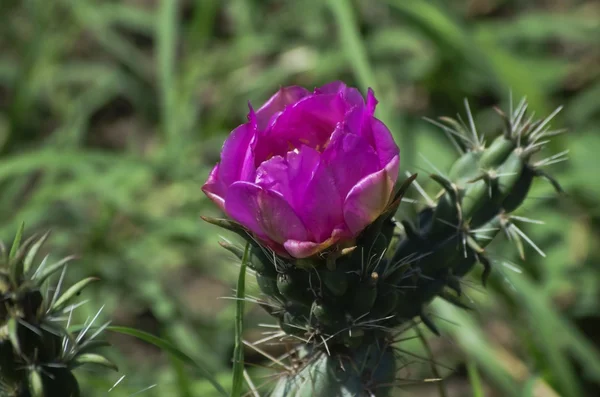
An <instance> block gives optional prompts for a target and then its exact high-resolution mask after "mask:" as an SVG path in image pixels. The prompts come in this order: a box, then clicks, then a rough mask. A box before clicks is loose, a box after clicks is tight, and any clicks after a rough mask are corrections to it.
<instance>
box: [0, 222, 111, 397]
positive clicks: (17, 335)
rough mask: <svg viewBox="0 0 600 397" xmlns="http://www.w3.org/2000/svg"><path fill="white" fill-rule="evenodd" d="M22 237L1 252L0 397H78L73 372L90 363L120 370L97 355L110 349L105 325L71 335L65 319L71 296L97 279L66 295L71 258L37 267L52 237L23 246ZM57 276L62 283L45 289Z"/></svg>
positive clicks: (59, 282) (47, 262)
mask: <svg viewBox="0 0 600 397" xmlns="http://www.w3.org/2000/svg"><path fill="white" fill-rule="evenodd" d="M22 233H23V228H22V227H21V229H20V230H19V232H18V233H17V237H16V238H15V241H14V243H13V245H12V248H11V250H10V253H8V252H6V250H4V249H2V252H0V396H6V397H44V396H45V397H54V396H65V397H78V396H80V395H81V394H80V390H79V385H78V383H77V380H76V378H75V376H74V375H73V372H72V371H73V369H75V368H77V367H79V366H82V365H88V364H96V365H100V366H104V367H108V368H112V369H116V367H115V365H114V364H112V363H111V362H110V361H109V360H108V359H106V358H105V357H104V356H102V355H100V354H98V353H97V352H96V351H97V349H98V348H100V347H103V346H105V345H106V343H105V342H103V341H101V340H99V339H98V336H99V335H100V334H101V332H102V330H103V329H104V328H105V327H106V325H107V324H106V325H104V326H102V327H100V328H98V329H94V330H93V331H90V328H91V326H92V324H91V323H90V324H88V325H86V326H85V327H84V328H83V329H82V330H81V331H80V332H78V333H73V332H71V331H70V330H69V324H68V323H69V320H65V318H68V319H70V312H71V311H72V310H73V309H74V307H75V305H74V303H73V298H75V297H76V296H77V295H79V293H80V292H81V291H82V290H83V289H84V288H85V287H86V286H87V285H88V284H90V283H91V282H92V281H94V278H87V279H84V280H82V281H80V282H78V283H76V284H74V285H73V286H71V287H70V288H66V289H65V290H64V292H63V291H62V288H61V286H62V283H63V279H64V275H65V270H66V265H67V263H68V262H69V261H70V260H71V259H72V258H71V257H67V258H64V259H62V260H59V261H58V262H55V263H50V262H49V261H48V257H45V258H44V259H43V260H42V262H41V264H40V265H39V266H37V267H35V266H34V261H35V257H36V254H37V253H38V251H39V249H40V248H41V246H42V244H43V243H44V242H45V240H46V239H47V237H48V234H45V235H43V236H41V237H36V236H34V237H32V238H30V239H28V240H26V241H25V242H23V244H22V245H21V236H22ZM3 247H4V246H2V245H0V248H3ZM55 274H60V279H59V281H58V285H57V286H56V287H55V288H54V289H53V290H52V289H45V288H44V287H45V285H46V284H47V281H48V279H49V278H50V277H51V276H53V275H55ZM44 291H46V292H44Z"/></svg>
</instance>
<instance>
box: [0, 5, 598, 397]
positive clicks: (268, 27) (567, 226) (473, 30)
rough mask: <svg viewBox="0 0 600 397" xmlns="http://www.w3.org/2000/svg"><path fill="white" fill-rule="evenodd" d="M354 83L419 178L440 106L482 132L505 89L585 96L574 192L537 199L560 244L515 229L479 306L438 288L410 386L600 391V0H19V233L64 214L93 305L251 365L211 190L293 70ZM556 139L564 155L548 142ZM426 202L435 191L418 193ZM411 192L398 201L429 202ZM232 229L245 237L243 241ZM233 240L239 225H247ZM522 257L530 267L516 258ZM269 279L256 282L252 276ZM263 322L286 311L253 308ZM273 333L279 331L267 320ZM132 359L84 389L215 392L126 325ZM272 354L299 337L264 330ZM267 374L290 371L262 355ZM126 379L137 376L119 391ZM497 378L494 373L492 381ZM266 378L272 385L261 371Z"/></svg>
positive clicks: (9, 119) (252, 325)
mask: <svg viewBox="0 0 600 397" xmlns="http://www.w3.org/2000/svg"><path fill="white" fill-rule="evenodd" d="M337 79H342V80H344V81H346V82H347V83H349V84H352V85H356V86H358V87H360V88H361V90H363V92H366V89H367V87H373V89H374V90H375V93H376V94H377V97H378V99H379V102H380V105H379V107H378V110H377V112H378V113H377V114H378V116H379V117H380V118H381V119H383V120H384V121H385V122H386V123H387V124H388V126H389V127H390V128H391V129H392V131H393V133H394V134H395V136H396V138H397V141H398V143H399V145H400V147H401V153H402V159H401V161H402V169H403V172H404V171H412V172H419V173H420V174H421V177H420V178H419V180H420V181H422V183H423V184H424V185H425V186H426V187H433V186H430V185H429V183H428V182H427V180H426V178H425V176H426V175H427V174H428V173H429V172H431V171H432V168H431V166H430V165H429V164H428V162H427V161H426V160H425V159H428V160H429V161H431V162H432V163H434V165H435V166H436V167H438V168H442V169H443V168H444V167H447V166H448V165H449V164H450V162H451V161H452V159H454V158H455V156H456V153H455V151H454V149H453V147H452V145H451V143H450V142H449V141H448V139H447V138H446V137H445V136H444V134H443V133H442V132H441V131H440V130H438V129H437V128H436V127H434V126H432V125H431V124H429V123H427V122H426V121H424V120H423V117H424V116H426V117H432V118H435V117H437V116H444V115H447V116H454V115H455V114H456V113H457V112H461V113H462V114H464V105H463V99H464V98H468V99H469V101H470V104H471V108H472V109H473V112H474V113H475V115H476V121H477V125H478V126H479V129H480V130H482V131H483V132H484V133H488V134H493V133H495V132H496V131H498V129H499V128H500V124H499V119H498V118H495V117H494V114H493V111H492V110H491V106H493V105H499V106H501V107H503V108H505V109H506V108H507V106H508V101H509V92H511V91H512V95H513V98H514V100H515V102H516V100H517V99H519V98H520V97H521V96H522V95H526V96H527V98H528V100H529V103H530V108H531V109H532V110H534V111H535V112H536V114H537V115H538V116H540V117H545V116H546V115H548V114H549V113H550V112H551V111H552V110H553V109H554V108H555V107H557V106H559V105H564V106H565V109H564V110H563V111H562V112H561V113H560V114H559V115H558V116H557V118H556V120H555V122H554V123H553V125H554V126H555V127H560V128H562V127H565V128H568V129H569V131H570V132H569V134H568V135H566V136H561V137H559V138H558V139H556V140H555V141H553V143H552V145H551V148H552V150H553V151H554V153H557V152H559V151H562V150H564V149H565V148H567V149H569V150H570V152H569V158H570V159H569V161H568V162H562V163H559V164H556V165H553V166H550V167H548V168H547V169H546V170H547V171H549V172H551V173H552V174H553V175H555V176H556V177H557V178H558V179H559V180H560V182H561V183H562V185H563V187H564V188H565V190H566V191H567V194H566V195H564V196H562V197H557V196H556V194H554V192H553V191H552V189H551V187H550V186H549V185H547V184H544V183H543V182H540V183H539V184H537V185H535V187H534V188H535V192H534V194H533V196H534V197H533V198H532V199H530V200H528V201H527V203H526V206H525V208H524V209H523V210H522V212H521V215H525V216H527V217H529V218H533V219H539V220H543V221H545V224H544V225H535V224H531V225H528V224H524V225H523V229H524V230H525V231H526V232H527V233H528V235H529V236H530V237H531V238H532V239H533V240H534V241H535V242H536V243H537V245H539V247H541V249H543V250H544V252H545V253H546V258H543V257H541V256H540V255H538V254H537V253H536V252H535V251H534V250H533V249H530V248H529V247H528V248H527V249H526V260H521V259H520V258H518V255H517V253H516V251H517V250H516V249H515V248H514V247H512V246H510V245H508V244H506V243H499V244H496V247H495V249H496V262H497V264H498V266H497V269H496V271H495V272H494V278H493V283H492V285H491V286H490V287H488V289H487V290H483V288H482V287H481V286H480V284H479V281H478V275H477V274H475V275H474V277H473V281H472V282H471V283H470V284H469V285H470V286H471V287H472V288H468V290H467V294H468V295H469V296H470V297H471V298H472V299H473V301H474V303H475V306H476V307H477V310H476V311H474V312H472V313H467V312H461V311H457V310H456V309H452V308H449V307H448V306H447V305H444V304H443V303H442V302H436V304H435V305H434V308H435V310H436V311H437V313H438V316H439V317H440V318H439V319H437V320H436V321H437V322H438V323H439V325H440V326H441V327H442V329H443V330H444V336H443V337H442V338H435V337H429V336H430V335H429V333H428V334H427V335H428V339H429V342H430V348H431V350H432V351H433V356H434V357H435V361H436V362H437V363H439V364H440V365H439V366H438V367H437V368H436V370H433V369H432V367H431V365H430V363H428V362H427V361H426V360H423V359H421V357H425V356H426V349H424V348H423V346H422V345H421V344H420V343H419V342H418V340H407V341H406V342H402V343H401V344H400V345H399V348H401V349H403V350H404V351H406V360H405V361H406V362H405V363H404V364H406V368H407V369H406V370H405V372H406V373H403V377H404V378H406V380H405V381H404V386H403V387H401V388H399V389H398V392H397V395H419V396H437V395H439V389H438V387H439V386H440V385H439V382H432V381H429V382H427V381H424V380H426V379H432V378H437V377H438V376H440V375H441V376H444V377H446V376H447V379H446V380H445V381H444V386H445V389H446V392H447V395H448V396H470V395H475V396H480V395H486V396H510V395H531V396H534V395H535V396H553V395H566V396H578V395H581V396H584V395H585V396H587V395H589V396H594V395H600V389H599V388H598V384H599V381H600V360H599V355H598V353H597V347H598V343H599V342H600V292H599V290H600V267H599V260H600V246H599V244H598V243H597V242H598V241H599V238H600V177H599V176H598V173H599V172H600V162H599V160H598V154H597V153H598V152H600V3H598V2H596V1H592V0H589V1H575V0H537V1H520V0H468V1H458V0H451V1H450V0H447V1H443V0H439V1H424V0H423V1H417V0H387V1H372V0H354V1H352V0H331V1H325V0H303V1H299V0H298V1H285V0H180V1H176V0H162V1H160V0H121V1H116V0H113V1H111V0H51V1H50V0H0V192H1V194H0V214H1V216H0V237H1V238H2V239H3V240H5V241H7V240H10V239H11V238H12V236H13V234H14V232H15V231H16V229H17V226H18V224H19V223H20V222H21V221H25V223H26V225H27V230H29V232H32V231H34V230H44V229H47V228H51V229H52V231H53V236H52V239H51V244H49V246H51V249H52V252H53V255H55V256H58V255H66V254H70V253H75V254H77V255H78V256H79V257H80V258H81V259H80V260H78V261H77V263H76V264H74V265H72V266H71V267H70V270H69V276H70V278H71V280H75V279H77V278H81V277H84V276H89V275H97V276H99V277H100V278H101V279H102V281H101V282H99V283H97V285H95V286H94V288H91V289H90V290H88V291H87V292H86V293H85V294H84V298H85V299H87V300H89V301H88V302H87V303H86V304H85V305H84V306H83V307H81V308H80V309H78V310H79V312H78V315H79V317H80V320H81V321H83V320H85V318H86V317H87V316H90V315H93V314H94V313H95V312H96V311H97V310H98V309H100V308H101V307H103V306H104V308H103V311H102V314H101V317H103V318H104V319H112V321H113V324H118V325H126V326H131V327H136V328H139V329H142V330H145V331H148V332H151V333H154V334H157V335H161V336H162V337H164V338H167V339H169V340H171V341H172V342H173V343H174V344H175V345H176V346H178V347H179V348H180V349H182V350H183V351H185V352H186V353H187V354H189V355H190V356H192V357H193V358H195V359H197V360H200V361H202V362H203V363H204V364H205V365H206V366H207V367H208V368H210V370H211V371H212V372H213V373H215V374H216V375H217V378H218V379H219V381H220V382H221V383H222V384H223V385H224V387H225V388H228V387H229V384H230V377H231V352H232V349H233V342H234V338H233V335H234V331H233V318H234V311H235V309H234V306H233V304H232V303H233V302H232V301H231V300H227V299H219V298H220V297H228V296H232V291H233V287H234V285H235V280H236V274H237V270H238V268H239V263H237V260H235V259H234V258H233V256H232V255H229V254H228V253H226V251H224V250H222V249H220V247H219V246H218V240H219V239H220V238H221V236H220V234H221V230H218V229H217V228H216V227H214V226H211V225H208V224H206V223H204V222H202V221H201V220H200V218H199V217H200V215H201V214H204V215H213V216H214V215H218V214H217V212H216V209H215V208H214V206H213V205H212V204H211V203H210V202H209V201H208V200H207V199H206V198H205V197H204V195H203V194H202V192H201V190H200V187H201V185H202V183H203V182H204V180H205V179H206V177H207V173H208V171H209V169H210V168H211V167H212V166H213V165H214V164H215V162H216V161H217V160H218V158H219V151H220V147H221V144H222V142H223V140H224V138H225V137H226V136H227V134H228V133H229V131H231V130H232V129H233V128H235V127H236V126H237V125H238V124H240V123H242V122H244V120H245V115H246V112H247V106H246V103H247V101H251V102H252V103H253V105H254V107H255V108H257V107H258V106H260V104H261V103H262V102H263V101H264V100H266V99H267V98H268V97H269V96H270V95H271V94H272V93H273V92H275V90H276V89H277V88H278V87H279V86H280V85H288V84H299V85H304V86H306V87H308V88H312V87H315V86H318V85H321V84H324V83H326V82H329V81H331V80H337ZM550 154H552V153H550ZM411 197H412V198H415V199H417V200H418V199H419V196H418V194H416V192H412V194H411ZM415 208H416V207H415V205H413V204H410V203H405V204H404V205H403V208H402V209H401V211H400V214H399V215H400V216H407V217H409V216H411V214H413V213H414V210H415ZM224 237H225V238H228V239H234V238H233V236H231V235H226V236H224ZM234 240H235V239H234ZM509 261H510V262H511V263H515V264H517V265H518V266H519V267H520V268H521V269H522V270H523V271H522V273H520V274H519V273H515V272H513V271H511V270H508V269H507V267H506V266H503V265H502V264H503V263H507V262H509ZM248 284H249V285H248V288H249V293H250V294H255V295H256V294H258V292H256V291H257V288H256V286H255V285H254V284H253V282H252V280H249V282H248ZM247 308H248V316H247V332H246V335H245V337H246V338H247V339H249V340H257V339H260V338H261V337H262V335H261V332H263V331H264V329H262V328H260V327H258V326H257V324H258V323H261V322H267V323H269V322H270V323H272V320H270V319H269V318H268V317H266V316H265V315H264V314H263V313H262V309H260V308H259V307H258V306H256V305H248V306H247ZM267 330H268V329H267ZM109 339H110V341H111V342H112V343H113V344H114V346H115V348H114V349H113V350H111V351H109V353H108V354H109V356H111V357H112V358H113V359H114V360H115V361H116V362H117V363H118V364H119V366H120V373H119V374H114V373H106V372H80V374H79V376H80V379H82V382H83V385H84V389H85V392H84V395H86V396H106V395H109V396H130V395H133V394H134V393H136V392H138V391H142V390H143V389H146V388H148V387H151V386H154V385H155V386H154V387H152V388H151V389H149V390H146V391H144V392H142V393H140V395H143V396H148V397H150V396H182V397H188V396H211V395H216V394H215V393H214V391H213V390H212V388H211V385H210V383H208V382H207V381H206V380H205V379H203V378H202V377H201V376H200V374H199V373H197V372H195V371H194V370H192V369H190V368H186V367H185V366H184V365H183V364H181V363H179V362H177V361H175V360H173V359H171V358H169V357H168V355H166V354H165V353H164V352H161V351H160V350H159V349H157V348H154V347H152V346H150V345H148V344H144V343H143V342H139V341H136V340H134V339H132V338H130V337H126V336H123V335H117V334H110V335H109ZM265 349H267V350H269V352H270V353H271V354H274V355H277V354H280V353H282V352H283V351H285V346H266V347H265ZM246 360H247V361H248V369H249V371H250V374H251V375H252V377H253V379H254V383H255V384H256V385H257V386H258V385H262V384H264V385H265V386H264V387H268V384H269V381H272V380H273V379H274V375H273V374H274V373H275V372H273V367H272V366H271V367H268V365H270V364H269V362H268V361H266V360H264V359H263V358H262V357H261V356H260V355H259V354H257V353H256V352H253V351H251V350H248V351H247V352H246ZM122 375H126V377H125V378H124V379H123V380H122V381H121V382H120V383H119V385H118V386H116V387H115V388H114V389H113V390H111V391H110V394H109V389H110V388H111V386H112V385H113V383H115V382H116V381H117V380H118V379H119V378H120V377H121V376H122ZM478 375H479V376H481V378H482V385H481V387H479V386H478V383H477V381H476V380H477V376H478ZM261 390H266V389H265V388H262V389H261Z"/></svg>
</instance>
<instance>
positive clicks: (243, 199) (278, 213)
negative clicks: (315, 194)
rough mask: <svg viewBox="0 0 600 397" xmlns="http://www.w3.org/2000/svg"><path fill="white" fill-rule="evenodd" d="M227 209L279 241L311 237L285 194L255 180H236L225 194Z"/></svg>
mask: <svg viewBox="0 0 600 397" xmlns="http://www.w3.org/2000/svg"><path fill="white" fill-rule="evenodd" d="M225 209H226V211H227V214H228V215H229V216H230V217H231V218H232V219H233V220H235V221H237V222H239V223H241V224H242V225H244V226H245V227H246V228H248V229H249V230H251V231H252V232H254V233H256V234H257V235H259V236H261V237H264V236H266V237H268V238H270V239H271V240H273V241H275V242H277V243H279V244H282V243H283V242H284V241H286V240H289V239H294V240H306V239H307V237H308V233H307V231H306V228H305V227H304V224H303V223H302V221H301V220H300V218H298V216H297V215H296V214H295V213H294V210H293V209H292V208H291V207H290V206H289V204H288V203H287V202H286V201H285V199H284V198H283V196H281V194H280V193H277V192H274V191H272V190H266V189H263V188H262V187H260V186H257V185H255V184H252V183H249V182H236V183H234V184H233V185H231V186H230V187H229V189H228V191H227V197H226V198H225Z"/></svg>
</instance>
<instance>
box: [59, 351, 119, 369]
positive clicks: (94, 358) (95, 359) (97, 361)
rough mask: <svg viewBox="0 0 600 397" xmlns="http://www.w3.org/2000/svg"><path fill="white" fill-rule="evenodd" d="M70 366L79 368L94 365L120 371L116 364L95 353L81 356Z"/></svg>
mask: <svg viewBox="0 0 600 397" xmlns="http://www.w3.org/2000/svg"><path fill="white" fill-rule="evenodd" d="M69 364H70V366H71V368H77V367H79V366H81V365H88V364H94V365H100V366H102V367H105V368H108V369H112V370H113V371H118V370H119V367H117V365H116V364H115V363H113V362H112V361H110V360H109V359H108V358H106V357H104V356H102V355H100V354H94V353H84V354H79V355H77V356H76V357H75V359H74V360H73V361H72V362H70V363H69Z"/></svg>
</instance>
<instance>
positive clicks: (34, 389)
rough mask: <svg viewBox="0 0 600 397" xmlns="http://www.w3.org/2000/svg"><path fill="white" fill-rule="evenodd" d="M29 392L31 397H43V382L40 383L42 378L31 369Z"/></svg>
mask: <svg viewBox="0 0 600 397" xmlns="http://www.w3.org/2000/svg"><path fill="white" fill-rule="evenodd" d="M28 377H29V391H30V392H31V396H32V397H44V396H45V393H44V382H42V376H41V375H40V373H39V372H38V371H37V370H35V369H32V370H31V371H29V376H28Z"/></svg>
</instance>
